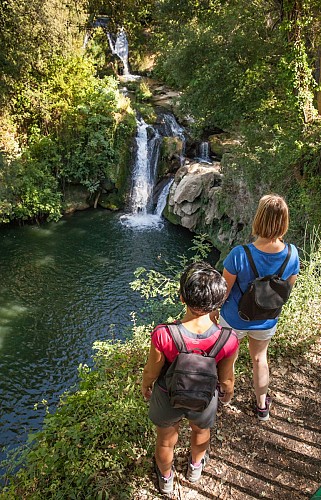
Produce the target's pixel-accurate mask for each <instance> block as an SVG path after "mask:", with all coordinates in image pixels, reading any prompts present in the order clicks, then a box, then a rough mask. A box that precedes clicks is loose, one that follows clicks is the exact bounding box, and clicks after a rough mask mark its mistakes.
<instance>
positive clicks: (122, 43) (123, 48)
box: [107, 28, 130, 76]
mask: <svg viewBox="0 0 321 500" xmlns="http://www.w3.org/2000/svg"><path fill="white" fill-rule="evenodd" d="M107 38H108V42H109V46H110V50H111V51H112V53H113V54H115V55H116V56H118V57H119V59H120V60H121V61H122V63H123V65H124V75H125V76H126V75H129V74H130V71H129V65H128V40H127V35H126V32H125V30H124V29H123V28H122V29H121V30H120V32H119V33H118V35H117V38H116V42H115V43H114V42H113V39H112V37H111V35H110V33H107Z"/></svg>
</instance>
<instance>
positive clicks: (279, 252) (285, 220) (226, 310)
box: [216, 194, 299, 420]
mask: <svg viewBox="0 0 321 500" xmlns="http://www.w3.org/2000/svg"><path fill="white" fill-rule="evenodd" d="M288 226H289V211H288V206H287V204H286V202H285V200H284V199H283V198H282V197H281V196H279V195H277V194H268V195H265V196H263V197H262V198H261V199H260V201H259V205H258V208H257V211H256V214H255V216H254V220H253V224H252V235H253V236H254V238H255V240H254V242H253V243H250V244H249V245H247V246H248V249H249V250H250V254H251V256H252V258H253V260H254V263H255V266H256V268H257V271H258V274H259V276H260V277H263V276H266V275H271V274H277V273H278V271H279V269H280V268H281V266H282V264H283V263H284V261H285V259H286V257H287V255H288V253H289V247H290V254H291V255H290V258H289V260H288V262H287V264H286V267H285V269H284V271H283V274H282V279H284V280H287V281H288V282H289V284H290V285H291V286H293V284H294V282H295V280H296V277H297V275H298V273H299V257H298V251H297V249H296V247H295V246H294V245H292V244H291V245H288V244H286V243H285V242H284V240H283V237H284V235H285V234H286V232H287V230H288ZM223 264H224V270H223V277H224V278H225V280H226V282H227V292H226V300H225V302H224V304H223V306H222V308H221V311H220V325H221V326H231V327H232V328H233V330H234V331H235V332H236V334H237V336H238V338H239V340H241V339H243V338H244V337H248V341H249V352H250V356H251V359H252V363H253V385H254V390H255V395H256V414H257V417H258V419H259V420H268V419H269V414H270V412H269V410H270V405H271V398H270V396H269V394H268V386H269V367H268V362H267V350H268V346H269V343H270V340H271V338H272V337H273V335H274V334H275V332H276V327H277V322H278V318H276V319H265V320H262V319H261V320H255V321H247V320H244V319H242V318H241V317H240V315H239V312H238V304H239V301H240V299H241V297H242V295H243V293H244V292H245V290H246V289H247V288H248V285H249V284H250V283H251V282H252V281H253V279H254V278H255V276H254V273H253V270H252V267H251V264H250V261H249V258H248V256H247V254H246V251H245V248H244V247H243V246H242V245H238V246H236V247H235V248H233V249H232V250H231V252H230V253H229V254H228V256H227V257H226V259H225V260H224V263H223ZM216 316H218V313H216Z"/></svg>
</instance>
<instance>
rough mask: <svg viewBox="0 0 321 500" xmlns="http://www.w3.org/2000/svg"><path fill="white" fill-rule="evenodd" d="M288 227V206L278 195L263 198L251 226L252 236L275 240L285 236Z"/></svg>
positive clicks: (268, 195)
mask: <svg viewBox="0 0 321 500" xmlns="http://www.w3.org/2000/svg"><path fill="white" fill-rule="evenodd" d="M288 227H289V209H288V206H287V204H286V202H285V200H284V198H282V196H279V195H278V194H267V195H265V196H263V197H262V198H261V199H260V201H259V205H258V207H257V211H256V214H255V216H254V219H253V224H252V234H253V236H260V237H261V238H268V239H271V240H276V239H277V238H282V236H284V235H285V233H286V232H287V230H288Z"/></svg>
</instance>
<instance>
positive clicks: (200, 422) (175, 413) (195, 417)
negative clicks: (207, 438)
mask: <svg viewBox="0 0 321 500" xmlns="http://www.w3.org/2000/svg"><path fill="white" fill-rule="evenodd" d="M217 401H218V395H217V391H216V392H215V396H214V397H213V399H212V401H211V402H210V404H209V406H208V407H207V408H206V409H205V410H204V411H202V412H196V411H192V410H186V409H184V408H173V407H172V406H171V404H170V402H169V396H168V392H166V391H165V390H163V389H161V388H160V387H159V385H158V384H157V382H155V384H154V387H153V392H152V397H151V399H150V404H149V413H148V416H149V418H150V419H151V421H152V422H153V424H155V425H157V426H158V427H172V426H173V425H175V424H177V423H178V422H179V421H180V420H182V418H184V417H185V418H187V419H188V420H189V421H190V422H192V423H193V424H195V425H197V427H200V429H210V428H212V427H213V425H214V422H215V417H216V410H217Z"/></svg>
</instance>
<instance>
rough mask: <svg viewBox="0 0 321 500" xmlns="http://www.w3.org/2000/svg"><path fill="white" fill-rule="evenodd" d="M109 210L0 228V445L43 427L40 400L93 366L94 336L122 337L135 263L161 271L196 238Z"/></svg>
mask: <svg viewBox="0 0 321 500" xmlns="http://www.w3.org/2000/svg"><path fill="white" fill-rule="evenodd" d="M120 215H121V214H115V213H111V212H108V211H105V210H88V211H85V212H77V213H75V214H74V215H72V216H68V217H65V218H63V219H61V220H60V221H59V222H58V223H47V224H44V225H41V226H32V225H26V226H23V227H3V228H1V230H0V251H1V261H0V276H1V289H0V398H1V420H0V446H1V450H2V451H1V456H0V458H1V459H3V458H4V456H5V449H6V448H7V449H11V448H15V447H16V446H17V445H19V444H23V443H25V442H26V439H27V435H28V433H30V432H32V431H35V430H37V429H39V428H40V427H41V424H42V420H43V417H44V414H45V410H44V407H42V406H41V405H40V406H41V408H40V409H38V410H37V411H36V410H34V405H35V404H36V403H38V402H40V401H42V400H46V401H47V402H48V404H49V407H50V411H52V410H53V409H54V407H55V404H56V403H57V401H58V399H59V395H60V394H61V393H62V392H64V391H65V390H67V389H69V388H70V387H73V386H75V384H76V383H77V367H78V365H79V364H80V363H87V364H89V365H90V363H91V355H92V344H93V342H94V341H95V340H104V339H110V338H113V336H115V337H116V338H121V339H123V338H125V336H126V335H127V334H128V333H129V332H130V327H131V314H130V313H131V312H132V311H139V309H140V307H141V306H142V299H141V298H140V296H139V294H138V293H137V292H134V291H132V290H131V288H130V286H129V283H130V282H131V281H132V280H133V278H134V275H133V273H134V271H135V269H136V268H137V267H139V266H144V267H146V268H147V269H158V270H164V269H165V261H168V262H169V263H172V264H173V263H177V262H178V261H179V255H181V254H182V253H186V252H187V250H188V248H189V247H190V246H191V240H192V234H191V233H190V232H189V231H187V230H184V229H183V228H180V227H176V226H173V225H171V224H169V223H167V222H164V224H163V228H162V229H161V230H160V229H157V228H154V229H153V228H145V229H144V230H138V229H135V228H130V227H125V226H124V225H122V224H121V223H120Z"/></svg>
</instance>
